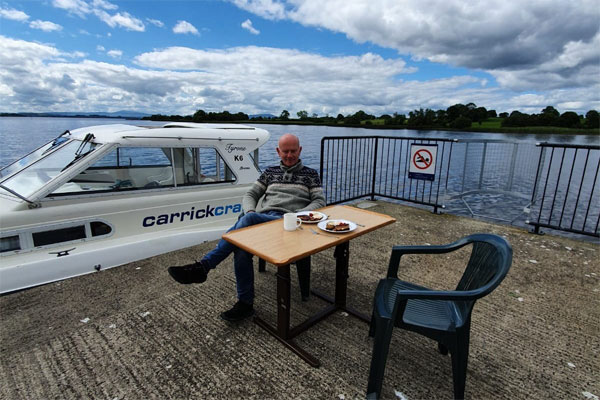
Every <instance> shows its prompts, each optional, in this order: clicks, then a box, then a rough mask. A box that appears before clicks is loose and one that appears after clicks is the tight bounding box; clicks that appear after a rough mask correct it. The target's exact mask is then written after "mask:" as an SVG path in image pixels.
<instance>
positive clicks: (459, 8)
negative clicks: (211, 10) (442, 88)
mask: <svg viewBox="0 0 600 400" xmlns="http://www.w3.org/2000/svg"><path fill="white" fill-rule="evenodd" d="M230 1H231V3H233V4H235V5H236V6H238V7H240V8H242V9H244V10H246V11H249V12H251V13H254V14H256V15H258V16H261V17H263V18H267V19H272V20H281V19H287V20H290V21H294V22H298V23H300V24H302V25H305V26H310V27H317V28H325V29H328V30H330V31H332V32H339V33H343V34H345V35H346V36H347V37H348V38H349V39H351V40H354V41H356V42H358V43H365V42H370V43H374V44H377V45H379V46H382V47H387V48H392V49H396V50H398V52H399V53H401V54H406V55H410V56H411V57H413V58H414V59H417V60H418V59H427V60H430V61H433V62H437V63H444V64H450V65H453V66H460V67H466V68H471V69H479V70H484V71H487V72H489V73H491V74H493V75H494V76H496V77H498V79H499V82H500V84H501V85H506V87H507V88H517V87H520V88H521V89H525V90H539V89H540V88H542V87H543V85H548V86H549V87H552V88H559V87H561V88H569V87H571V86H572V85H573V84H575V85H588V84H589V81H590V78H593V76H592V75H593V74H590V69H589V65H590V62H592V63H593V64H595V65H596V66H598V65H599V64H600V46H598V43H597V42H598V40H597V36H598V34H599V33H598V32H599V24H598V21H599V20H600V7H598V2H597V0H579V1H577V2H565V1H563V0H541V1H533V2H522V1H517V0H490V1H486V2H470V3H468V2H467V3H466V2H465V1H464V0H445V1H444V2H439V1H436V0H405V1H402V2H400V1H398V0H352V1H347V0H328V1H323V0H230ZM539 65H543V68H538V66H539ZM580 75H581V76H580ZM599 80H600V74H598V71H597V70H596V77H595V79H593V82H594V83H598V81H599Z"/></svg>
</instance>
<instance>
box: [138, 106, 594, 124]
mask: <svg viewBox="0 0 600 400" xmlns="http://www.w3.org/2000/svg"><path fill="white" fill-rule="evenodd" d="M296 116H297V117H298V118H297V119H292V118H290V112H289V111H288V110H283V111H282V112H281V114H280V115H279V116H274V117H265V116H259V117H252V118H250V117H249V116H248V114H245V113H242V112H238V113H236V114H232V113H230V112H229V111H223V112H208V113H207V112H205V111H203V110H198V111H196V112H195V113H194V115H188V116H181V115H170V116H167V115H161V114H155V115H152V116H150V117H146V118H145V119H151V120H154V121H189V122H234V121H235V122H241V121H272V122H276V121H284V122H285V121H290V122H292V121H301V122H304V123H313V124H326V125H348V126H362V125H385V126H389V127H398V126H400V127H406V128H451V129H468V128H471V127H472V126H473V124H478V125H481V124H482V123H483V122H484V121H489V120H490V119H495V120H500V121H501V122H500V125H499V126H501V127H529V126H534V127H535V126H547V127H562V128H575V129H598V128H599V127H600V118H599V113H598V111H596V110H590V111H588V112H587V113H586V114H585V116H584V115H578V114H577V113H575V112H573V111H566V112H564V113H562V114H561V113H560V112H558V110H556V109H555V108H554V107H553V106H547V107H546V108H544V109H543V110H541V112H540V113H539V114H526V113H522V112H519V111H513V112H511V113H510V114H509V113H506V112H503V113H500V114H497V113H496V111H495V110H487V109H486V108H485V107H478V106H477V105H476V104H474V103H468V104H454V105H452V106H450V107H448V108H447V109H445V110H432V109H430V108H426V109H422V108H419V109H418V110H413V111H410V112H409V113H408V115H405V114H398V113H394V114H392V115H389V114H383V115H380V116H375V115H371V114H368V113H366V112H364V111H363V110H359V111H357V112H356V113H354V114H348V115H343V114H338V115H337V116H336V117H333V116H329V115H326V116H321V117H319V116H318V115H317V114H314V113H313V114H312V115H309V114H308V112H307V111H305V110H301V111H298V112H297V113H296Z"/></svg>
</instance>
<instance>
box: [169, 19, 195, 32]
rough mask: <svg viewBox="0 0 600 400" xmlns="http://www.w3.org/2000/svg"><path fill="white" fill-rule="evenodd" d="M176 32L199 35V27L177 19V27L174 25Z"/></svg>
mask: <svg viewBox="0 0 600 400" xmlns="http://www.w3.org/2000/svg"><path fill="white" fill-rule="evenodd" d="M173 32H174V33H183V34H185V33H191V34H192V35H199V33H198V29H196V27H195V26H194V25H192V24H190V23H189V22H187V21H177V24H176V25H175V27H173Z"/></svg>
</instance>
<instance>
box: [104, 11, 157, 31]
mask: <svg viewBox="0 0 600 400" xmlns="http://www.w3.org/2000/svg"><path fill="white" fill-rule="evenodd" d="M94 14H96V16H97V17H98V18H100V19H101V20H102V21H104V22H105V23H106V24H107V25H108V26H110V27H111V28H114V27H116V26H119V27H121V28H125V29H126V30H128V31H137V32H144V31H145V30H146V27H145V26H144V23H143V22H142V21H141V20H139V19H138V18H135V17H133V16H132V15H131V14H129V13H127V12H124V13H116V14H114V15H110V14H108V13H107V12H106V11H103V10H94Z"/></svg>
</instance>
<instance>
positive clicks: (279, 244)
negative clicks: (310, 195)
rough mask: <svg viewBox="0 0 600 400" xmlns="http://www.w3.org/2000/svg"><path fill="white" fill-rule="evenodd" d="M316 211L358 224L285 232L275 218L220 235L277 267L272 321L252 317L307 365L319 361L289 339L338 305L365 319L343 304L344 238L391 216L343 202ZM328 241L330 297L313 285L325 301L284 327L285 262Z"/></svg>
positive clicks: (286, 304)
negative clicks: (341, 229)
mask: <svg viewBox="0 0 600 400" xmlns="http://www.w3.org/2000/svg"><path fill="white" fill-rule="evenodd" d="M317 211H320V212H322V213H325V214H327V215H328V217H329V219H345V220H348V221H352V222H354V223H356V224H357V225H358V226H357V228H356V229H355V230H354V231H352V232H347V233H328V232H325V231H322V230H320V229H319V228H318V227H317V224H302V228H303V229H298V230H295V231H291V232H289V231H285V230H284V229H283V221H282V220H275V221H270V222H265V223H263V224H258V225H254V226H249V227H247V228H242V229H238V230H235V231H231V232H228V233H226V234H224V235H223V239H225V240H227V241H228V242H230V243H232V244H234V245H236V246H237V247H239V248H241V249H244V250H246V251H248V252H249V253H252V254H254V255H256V256H258V257H260V258H262V259H263V260H265V261H267V262H269V263H271V264H273V265H276V266H277V267H278V268H277V274H276V276H277V326H276V327H274V326H272V325H271V324H269V323H268V322H266V321H264V320H263V319H261V318H260V317H258V316H255V317H254V322H256V324H258V325H259V326H260V327H262V328H263V329H265V330H266V331H267V332H269V333H270V334H271V335H273V336H274V337H276V338H277V339H278V340H279V341H280V342H281V343H283V344H284V345H285V346H286V347H288V348H289V349H290V350H292V351H293V352H294V353H296V354H297V355H298V356H299V357H300V358H302V359H303V360H304V361H306V362H307V363H308V364H310V365H312V366H313V367H318V366H320V365H321V363H320V361H319V360H317V359H316V358H315V357H314V356H312V355H311V354H310V353H308V352H306V351H305V350H304V349H302V348H301V347H299V346H298V345H297V344H296V343H295V342H294V340H293V338H294V337H296V336H297V335H299V334H300V333H302V332H304V331H305V330H307V329H308V328H310V327H311V326H313V325H314V324H316V323H317V322H319V321H321V320H322V319H324V318H326V317H327V316H329V315H331V314H333V313H334V312H336V311H338V310H343V311H346V312H347V313H349V314H351V315H354V316H356V317H358V318H360V319H362V320H363V321H366V322H369V317H368V316H366V315H364V314H361V313H360V312H358V311H356V310H355V309H353V308H351V307H348V306H347V305H346V289H347V285H348V264H349V258H350V251H349V248H350V246H349V244H350V240H351V239H354V238H356V237H358V236H361V235H364V234H366V233H369V232H371V231H374V230H375V229H379V228H381V227H384V226H386V225H389V224H392V223H394V222H395V221H396V219H395V218H392V217H390V216H388V215H385V214H380V213H376V212H373V211H368V210H363V209H360V208H355V207H349V206H330V207H325V208H322V209H320V210H317ZM314 232H318V234H316V233H314ZM333 246H336V249H335V252H334V257H335V258H336V274H335V276H336V277H335V296H334V297H333V298H332V297H330V296H327V295H325V294H323V293H320V292H318V291H316V290H313V291H312V293H313V294H315V295H316V296H318V297H320V298H322V299H324V300H326V301H328V302H329V303H331V305H329V306H328V307H326V308H325V309H323V310H321V311H320V312H318V313H316V314H315V315H313V316H311V317H309V318H308V319H307V320H305V321H304V322H302V323H300V324H299V325H297V326H295V327H290V264H291V263H293V262H295V261H297V260H300V259H303V258H305V257H308V256H310V255H312V254H316V253H318V252H320V251H323V250H325V249H329V248H331V247H333Z"/></svg>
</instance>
